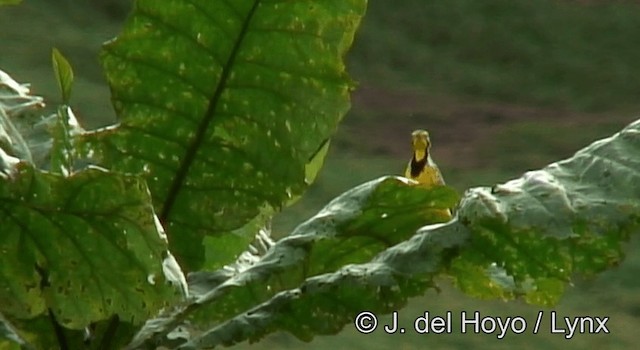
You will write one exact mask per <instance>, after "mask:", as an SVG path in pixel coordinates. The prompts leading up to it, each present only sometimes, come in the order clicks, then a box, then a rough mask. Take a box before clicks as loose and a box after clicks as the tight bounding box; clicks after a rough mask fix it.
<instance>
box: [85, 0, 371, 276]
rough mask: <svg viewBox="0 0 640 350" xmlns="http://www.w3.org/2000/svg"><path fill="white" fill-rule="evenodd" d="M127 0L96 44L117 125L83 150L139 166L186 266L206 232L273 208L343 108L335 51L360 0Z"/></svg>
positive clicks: (344, 89) (345, 39) (301, 185)
mask: <svg viewBox="0 0 640 350" xmlns="http://www.w3.org/2000/svg"><path fill="white" fill-rule="evenodd" d="M135 4H136V5H135V8H134V11H133V13H132V15H131V16H130V18H129V20H128V22H127V24H126V25H125V29H124V31H123V32H122V33H121V34H120V36H119V37H118V38H117V39H115V40H114V41H112V42H111V43H109V44H107V45H106V46H105V47H104V52H103V54H102V64H103V66H104V69H105V71H106V75H107V79H108V82H109V84H110V86H111V91H112V99H113V103H114V106H115V109H116V112H117V114H118V116H119V117H120V123H119V124H118V125H117V126H116V127H112V128H108V129H104V130H99V131H97V132H94V133H92V134H90V135H88V136H86V137H85V139H84V141H85V146H86V147H85V148H86V149H85V150H86V152H87V154H89V153H92V155H93V156H94V157H95V158H96V159H98V160H99V162H100V163H101V165H103V166H105V167H108V168H110V169H113V170H116V171H123V172H130V173H145V174H146V178H147V180H148V182H149V187H150V189H151V193H152V196H153V200H154V203H155V205H156V207H157V208H158V212H159V216H160V219H161V221H162V222H163V223H165V224H166V227H167V231H168V234H169V236H170V237H171V239H170V240H169V241H170V244H171V247H172V251H174V252H175V253H176V255H177V256H178V258H179V260H180V261H181V262H183V263H185V265H186V266H187V268H188V269H189V270H194V269H196V268H198V267H199V266H202V264H203V259H204V252H203V249H202V246H201V240H202V237H203V236H205V235H214V236H215V235H217V236H222V235H224V234H225V233H229V232H231V231H233V230H237V229H239V228H241V227H242V226H244V225H245V224H247V223H249V222H250V221H251V220H252V219H253V218H255V217H256V216H258V215H259V213H260V212H261V210H263V209H264V207H265V206H268V207H271V208H273V209H275V210H277V209H278V208H280V207H281V206H282V205H283V204H284V203H286V202H287V201H288V200H289V199H290V198H293V197H295V196H297V195H299V194H300V193H301V192H302V191H303V190H304V189H305V187H306V186H307V183H306V182H305V177H306V178H312V177H313V176H308V175H309V174H306V173H305V168H306V165H307V163H308V162H309V161H310V159H312V158H313V156H314V155H315V154H316V151H317V150H318V148H319V146H320V145H321V144H322V143H323V142H324V141H325V140H326V139H327V138H329V137H330V136H331V135H332V134H333V132H334V131H335V129H336V126H337V124H338V122H339V121H340V120H341V118H342V117H343V116H344V114H345V113H346V112H347V110H348V109H349V92H350V89H351V88H352V83H351V81H350V80H349V78H348V77H347V74H346V72H345V67H344V63H343V56H344V55H345V52H346V50H347V49H348V47H349V46H350V45H351V42H352V40H353V36H354V32H355V30H356V27H357V26H358V24H359V22H360V19H361V17H362V15H363V12H364V9H365V5H366V1H365V0H323V1H260V0H237V1H214V0H191V1H185V0H162V1H160V0H139V1H137V2H136V3H135ZM305 175H307V176H305ZM253 234H255V232H253V233H251V234H250V235H247V236H246V237H244V239H245V240H246V242H245V244H246V243H248V242H249V241H250V240H251V239H252V237H253ZM232 239H236V238H232ZM218 244H220V245H221V247H225V243H224V239H221V240H218ZM232 245H233V246H234V247H237V246H238V244H232ZM232 253H233V254H237V253H239V252H237V251H235V252H232ZM233 254H232V255H233ZM228 255H229V254H223V256H225V257H226V256H228ZM221 260H223V259H221ZM221 262H222V263H224V262H229V261H228V260H226V261H218V263H221Z"/></svg>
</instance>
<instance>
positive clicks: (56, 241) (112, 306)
mask: <svg viewBox="0 0 640 350" xmlns="http://www.w3.org/2000/svg"><path fill="white" fill-rule="evenodd" d="M0 222H2V231H1V233H0V252H1V254H0V313H1V314H4V315H6V316H7V317H11V318H32V317H35V316H38V315H42V314H46V313H47V309H51V310H52V312H53V314H54V315H55V316H56V319H57V320H58V322H59V323H60V324H62V325H64V326H65V327H68V328H73V329H81V328H82V327H85V326H86V325H88V324H89V323H91V322H95V321H98V320H103V319H106V318H108V317H110V316H111V315H113V314H118V315H120V317H121V318H122V319H123V320H127V321H129V322H132V323H134V324H136V323H140V322H142V321H143V320H144V319H146V318H147V317H149V316H150V315H152V314H155V313H156V312H157V311H158V310H159V309H160V308H161V307H163V306H165V305H166V303H167V302H168V301H170V300H171V299H172V298H173V295H175V294H176V290H175V289H174V288H173V287H170V286H167V284H166V283H164V281H165V279H164V277H163V268H162V263H163V259H164V255H165V254H166V249H167V244H166V239H165V238H164V236H163V235H164V234H163V232H162V227H159V225H158V223H157V219H156V218H155V216H154V212H153V208H152V206H151V199H150V197H149V194H148V190H147V187H146V185H145V183H144V181H143V180H141V179H140V178H138V177H134V176H125V175H117V174H112V173H108V172H105V171H102V170H98V169H87V170H85V171H82V172H78V173H75V174H73V175H71V176H69V177H63V176H60V175H55V174H51V173H46V172H41V171H38V170H35V169H33V168H32V167H31V166H30V165H28V164H26V163H18V164H16V165H15V167H14V169H13V170H12V171H11V173H10V175H9V176H1V177H0Z"/></svg>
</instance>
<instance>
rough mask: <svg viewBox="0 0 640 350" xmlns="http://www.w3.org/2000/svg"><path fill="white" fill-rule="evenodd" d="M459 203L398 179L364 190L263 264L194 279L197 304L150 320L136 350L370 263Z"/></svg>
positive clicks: (304, 227) (445, 191) (273, 250)
mask: <svg viewBox="0 0 640 350" xmlns="http://www.w3.org/2000/svg"><path fill="white" fill-rule="evenodd" d="M457 199H458V196H457V195H456V193H455V191H454V190H453V189H451V188H448V187H440V188H436V189H432V190H427V189H424V188H420V187H415V186H413V185H410V184H408V183H407V182H404V181H401V180H399V179H398V178H394V177H385V178H380V179H377V180H374V181H371V182H368V183H365V184H363V185H361V186H358V187H356V188H354V189H352V190H350V191H348V192H346V193H344V194H343V195H341V196H339V197H338V198H336V199H335V200H333V201H332V202H331V203H329V204H328V205H327V206H326V207H325V208H324V209H323V210H322V211H321V212H320V213H318V214H317V215H316V216H314V217H313V218H311V219H309V220H308V221H306V222H305V223H303V224H301V225H300V226H298V227H297V228H296V229H295V230H294V231H293V232H292V233H291V235H289V236H287V237H285V238H283V239H282V240H280V241H278V242H277V243H276V244H275V245H273V246H272V247H270V249H269V250H268V251H267V253H266V254H265V255H264V256H263V257H262V258H260V259H258V260H245V261H244V262H240V263H237V264H236V265H235V266H232V268H229V267H227V268H225V269H221V270H219V271H217V272H214V273H209V272H197V273H192V274H191V275H190V276H189V279H190V290H191V292H192V294H193V295H194V296H195V300H193V303H192V304H190V305H188V306H186V307H182V308H179V309H178V310H177V311H174V312H172V313H167V314H165V315H163V316H162V317H160V318H157V319H155V320H151V321H150V322H147V324H146V325H145V327H144V328H143V329H142V331H141V332H140V333H139V334H138V336H137V337H136V339H135V340H134V343H133V345H134V347H135V346H137V345H139V344H140V343H143V342H150V343H162V341H163V340H162V336H163V335H164V334H166V333H167V332H168V331H170V330H171V329H172V328H173V327H174V326H175V325H177V324H178V322H179V321H181V320H184V319H185V318H187V317H190V320H191V322H193V323H197V324H199V325H201V326H203V325H207V324H209V325H212V324H217V323H220V322H223V321H225V320H227V319H229V318H230V317H232V316H234V315H236V314H237V313H239V312H242V311H244V310H247V309H249V308H251V307H252V306H254V305H257V304H260V303H261V302H263V301H266V300H268V299H269V298H271V297H273V296H274V295H275V294H276V293H277V292H279V291H282V290H288V289H291V288H295V287H296V286H299V285H300V284H301V283H302V282H303V281H304V280H305V279H306V278H308V277H310V276H314V275H317V274H323V273H327V272H331V271H335V270H336V269H338V268H340V267H341V266H342V265H345V264H352V263H362V262H366V261H369V260H370V259H371V258H372V257H374V256H375V255H376V254H378V253H379V252H381V251H383V250H384V249H386V248H388V247H390V246H393V245H395V244H397V243H399V242H402V241H403V240H405V239H407V238H409V237H410V236H411V235H413V234H414V233H415V231H416V230H417V229H418V228H419V227H420V226H421V225H423V224H424V223H425V222H440V221H443V220H446V219H448V218H443V217H441V215H442V210H441V209H443V208H450V207H452V206H453V205H455V203H456V202H457ZM398 204H400V205H398ZM439 209H440V210H439ZM156 335H157V336H156Z"/></svg>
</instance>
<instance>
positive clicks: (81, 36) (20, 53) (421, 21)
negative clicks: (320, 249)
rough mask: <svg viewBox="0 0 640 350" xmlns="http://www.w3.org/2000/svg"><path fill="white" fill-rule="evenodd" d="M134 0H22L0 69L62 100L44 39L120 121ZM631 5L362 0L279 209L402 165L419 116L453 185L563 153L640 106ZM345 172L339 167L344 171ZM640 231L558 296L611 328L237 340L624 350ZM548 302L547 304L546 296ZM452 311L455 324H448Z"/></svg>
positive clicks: (455, 301)
mask: <svg viewBox="0 0 640 350" xmlns="http://www.w3.org/2000/svg"><path fill="white" fill-rule="evenodd" d="M128 6H129V3H128V2H127V1H122V0H120V1H109V0H100V1H88V0H83V1H81V0H75V1H72V0H64V1H57V2H52V1H45V0H25V3H24V4H22V5H20V6H17V7H10V8H2V9H0V45H1V46H0V47H1V48H2V49H1V50H0V68H1V69H3V70H5V71H7V72H9V73H10V74H12V75H13V76H14V78H16V79H18V80H19V81H21V82H24V81H27V82H31V83H32V85H33V90H34V92H35V93H38V94H41V95H43V96H45V97H46V98H47V99H49V100H53V101H56V100H57V99H58V97H57V96H58V94H57V92H56V90H55V85H54V79H53V74H52V72H51V68H50V50H51V47H52V46H55V47H57V48H59V49H60V50H61V51H62V52H63V53H64V54H65V55H66V56H67V57H68V58H69V60H70V61H71V63H72V64H73V66H74V69H75V72H76V86H75V89H74V95H73V101H75V106H76V110H77V115H78V116H79V118H80V119H82V120H83V121H84V122H85V123H86V124H87V125H89V126H99V125H105V124H108V123H110V122H112V121H113V120H114V115H113V112H112V110H111V108H110V104H109V96H108V89H107V87H106V84H105V83H104V79H103V77H102V75H101V71H100V67H99V65H98V63H97V59H96V54H97V51H98V49H99V47H100V44H101V42H103V41H105V40H107V39H109V38H111V37H113V36H114V35H116V34H117V31H118V29H119V27H120V24H121V22H122V20H123V17H124V14H125V13H126V11H127V9H128ZM639 37H640V6H639V5H638V3H637V1H604V0H601V1H596V0H593V1H585V0H583V1H569V0H566V1H547V0H537V1H525V0H490V1H473V0H449V1H442V0H441V1H424V0H405V1H402V2H391V1H371V2H370V7H369V10H368V14H367V16H366V18H365V21H364V23H363V27H362V29H361V31H360V33H359V35H358V37H357V38H356V44H355V46H354V49H353V50H352V52H351V54H350V55H349V57H348V60H349V67H350V71H351V73H352V75H353V76H354V78H355V80H357V81H359V82H360V87H359V89H358V90H357V91H356V93H355V94H354V104H353V109H352V111H351V112H350V114H349V116H348V117H347V118H346V120H345V122H344V123H343V125H342V126H341V128H340V129H339V130H338V133H337V135H336V138H335V139H334V141H333V145H332V149H331V151H330V154H329V156H328V158H327V162H326V166H325V168H324V169H323V171H322V173H321V174H320V176H319V178H318V181H317V182H316V184H314V186H313V187H312V188H311V189H310V190H309V192H308V193H307V195H306V196H305V197H304V198H303V200H301V201H300V202H299V203H298V204H297V205H296V206H294V207H292V208H289V209H287V210H286V211H285V213H284V214H283V215H281V216H280V217H278V219H277V222H276V228H277V229H278V231H279V232H280V233H282V232H287V231H288V230H289V229H291V228H292V227H293V226H294V225H295V224H296V223H299V222H300V221H302V220H304V219H306V218H307V217H308V216H309V215H311V214H312V213H313V212H315V211H317V210H318V209H319V208H321V206H322V205H323V204H324V203H326V202H327V201H328V200H329V199H331V198H333V197H335V196H336V195H338V194H339V193H341V192H342V191H344V190H346V189H348V188H350V187H352V186H354V185H356V184H359V183H361V182H363V181H367V180H370V179H373V178H375V177H377V176H380V175H385V174H390V173H400V172H401V171H402V170H403V168H404V166H405V163H406V161H407V159H408V157H409V145H408V137H407V136H408V134H409V132H410V131H411V130H413V129H415V128H428V129H429V130H430V131H431V133H432V137H433V141H434V148H433V153H434V157H435V159H436V161H437V162H438V163H439V165H440V167H441V169H442V171H443V173H444V176H445V178H446V180H447V182H448V183H449V184H451V185H453V186H454V187H456V188H457V189H458V190H459V191H460V192H463V191H464V190H465V189H466V188H469V187H472V186H481V185H492V184H495V183H499V182H503V181H506V180H508V179H510V178H513V177H517V176H520V175H521V174H522V173H523V172H525V171H527V170H530V169H536V168H540V167H542V166H544V165H546V164H548V163H549V162H552V161H556V160H559V159H562V158H565V157H568V156H570V155H571V154H572V153H573V152H575V151H576V150H578V149H579V148H581V147H583V146H585V145H587V144H588V143H590V142H591V141H593V140H596V139H598V138H602V137H605V136H608V135H610V134H611V133H613V132H615V131H617V130H619V129H621V128H622V127H623V126H625V125H626V124H628V123H629V122H631V121H632V120H634V119H636V118H637V114H638V113H637V111H638V109H639V108H640V100H639V99H638V96H637V94H638V93H639V92H640V79H639V78H638V77H640V64H638V63H639V62H640V46H638V45H636V44H637V40H638V38H639ZM345 169H348V171H345ZM639 248H640V239H638V238H637V237H636V239H635V240H634V242H632V243H630V244H628V245H627V246H626V249H627V252H628V258H627V260H626V261H625V262H624V263H623V264H622V265H621V266H619V267H617V268H615V269H612V270H610V271H607V272H605V273H603V274H600V275H598V276H595V277H593V278H587V279H580V278H578V279H577V280H576V282H575V284H574V285H573V286H570V287H569V288H568V292H567V293H566V295H565V296H564V298H563V299H562V301H561V303H560V304H559V305H558V306H557V307H556V308H554V310H557V311H558V312H559V314H561V315H562V316H600V317H603V316H608V317H610V321H609V322H608V326H609V330H610V331H611V334H605V335H603V334H600V335H577V336H576V337H574V338H573V339H572V340H565V339H564V338H563V337H562V335H559V334H549V331H548V330H549V322H548V319H545V322H543V325H542V326H543V328H542V330H541V332H540V333H539V334H537V335H532V334H531V331H530V328H529V330H528V331H527V332H526V334H523V335H514V334H509V335H507V337H506V338H505V339H503V340H498V339H496V337H495V335H482V334H460V333H459V332H455V334H451V335H433V334H430V335H416V334H410V332H409V333H407V334H404V335H394V336H390V335H385V334H383V333H381V332H376V333H374V334H371V335H367V336H364V335H360V334H358V333H357V332H356V331H355V330H354V329H353V327H352V326H351V325H347V327H345V330H344V331H343V332H342V333H340V335H338V336H332V337H318V338H316V339H315V340H314V341H313V342H312V343H310V344H304V343H301V342H299V341H298V340H296V339H293V338H292V337H291V336H289V335H286V334H276V335H273V336H271V337H269V338H267V339H266V340H265V341H263V342H261V343H258V344H255V345H252V346H250V345H247V344H243V345H241V346H239V348H248V349H267V348H273V347H277V348H291V349H295V348H302V347H305V348H314V349H325V348H333V349H357V348H367V349H387V348H392V347H394V348H400V349H421V348H425V347H434V348H450V349H457V348H464V347H474V348H476V347H477V348H482V347H492V348H496V349H501V348H513V347H522V348H541V347H545V348H575V349H578V348H584V347H598V348H609V349H623V348H631V347H633V346H634V345H636V343H637V342H638V341H639V340H640V336H639V335H638V333H637V328H638V327H639V326H640V297H638V295H640V279H638V278H637V276H638V274H640V254H638V249H639ZM440 284H441V289H442V290H441V292H440V293H439V294H438V293H435V292H429V293H427V294H426V295H425V296H424V297H421V298H416V299H414V300H412V301H411V302H410V303H409V305H408V306H407V307H406V308H405V309H403V310H401V311H400V320H401V322H404V324H405V325H407V324H409V323H411V322H412V320H413V319H414V318H415V317H417V316H420V315H421V314H423V313H424V311H427V310H428V311H431V312H432V313H435V314H442V313H444V312H445V311H452V312H453V313H454V317H457V316H459V315H460V311H463V310H464V311H468V312H470V311H476V310H477V311H480V312H481V313H482V314H483V315H491V316H523V317H525V318H526V319H527V321H528V322H529V327H532V324H533V322H534V321H535V316H536V314H537V312H538V310H541V309H540V308H538V307H536V306H529V305H525V304H523V303H521V302H508V303H505V302H502V301H480V300H474V299H471V298H468V297H466V296H464V295H463V294H461V293H459V292H457V291H456V290H455V289H454V288H453V287H451V286H450V284H449V283H448V281H446V280H443V281H441V283H440ZM543 310H544V311H545V312H546V314H547V315H548V313H549V311H550V310H549V309H543ZM454 324H455V323H454Z"/></svg>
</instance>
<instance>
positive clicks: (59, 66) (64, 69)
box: [51, 48, 73, 105]
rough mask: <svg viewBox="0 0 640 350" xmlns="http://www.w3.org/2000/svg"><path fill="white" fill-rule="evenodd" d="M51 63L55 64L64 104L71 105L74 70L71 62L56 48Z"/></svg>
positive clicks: (55, 72) (54, 68)
mask: <svg viewBox="0 0 640 350" xmlns="http://www.w3.org/2000/svg"><path fill="white" fill-rule="evenodd" d="M51 61H52V62H53V73H54V74H55V76H56V82H57V83H58V89H59V90H60V93H61V95H62V104H65V105H67V104H69V100H70V99H71V87H72V85H73V69H72V68H71V65H70V64H69V61H67V59H66V58H65V57H64V56H63V55H62V53H60V51H58V49H56V48H54V49H53V50H52V51H51Z"/></svg>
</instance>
